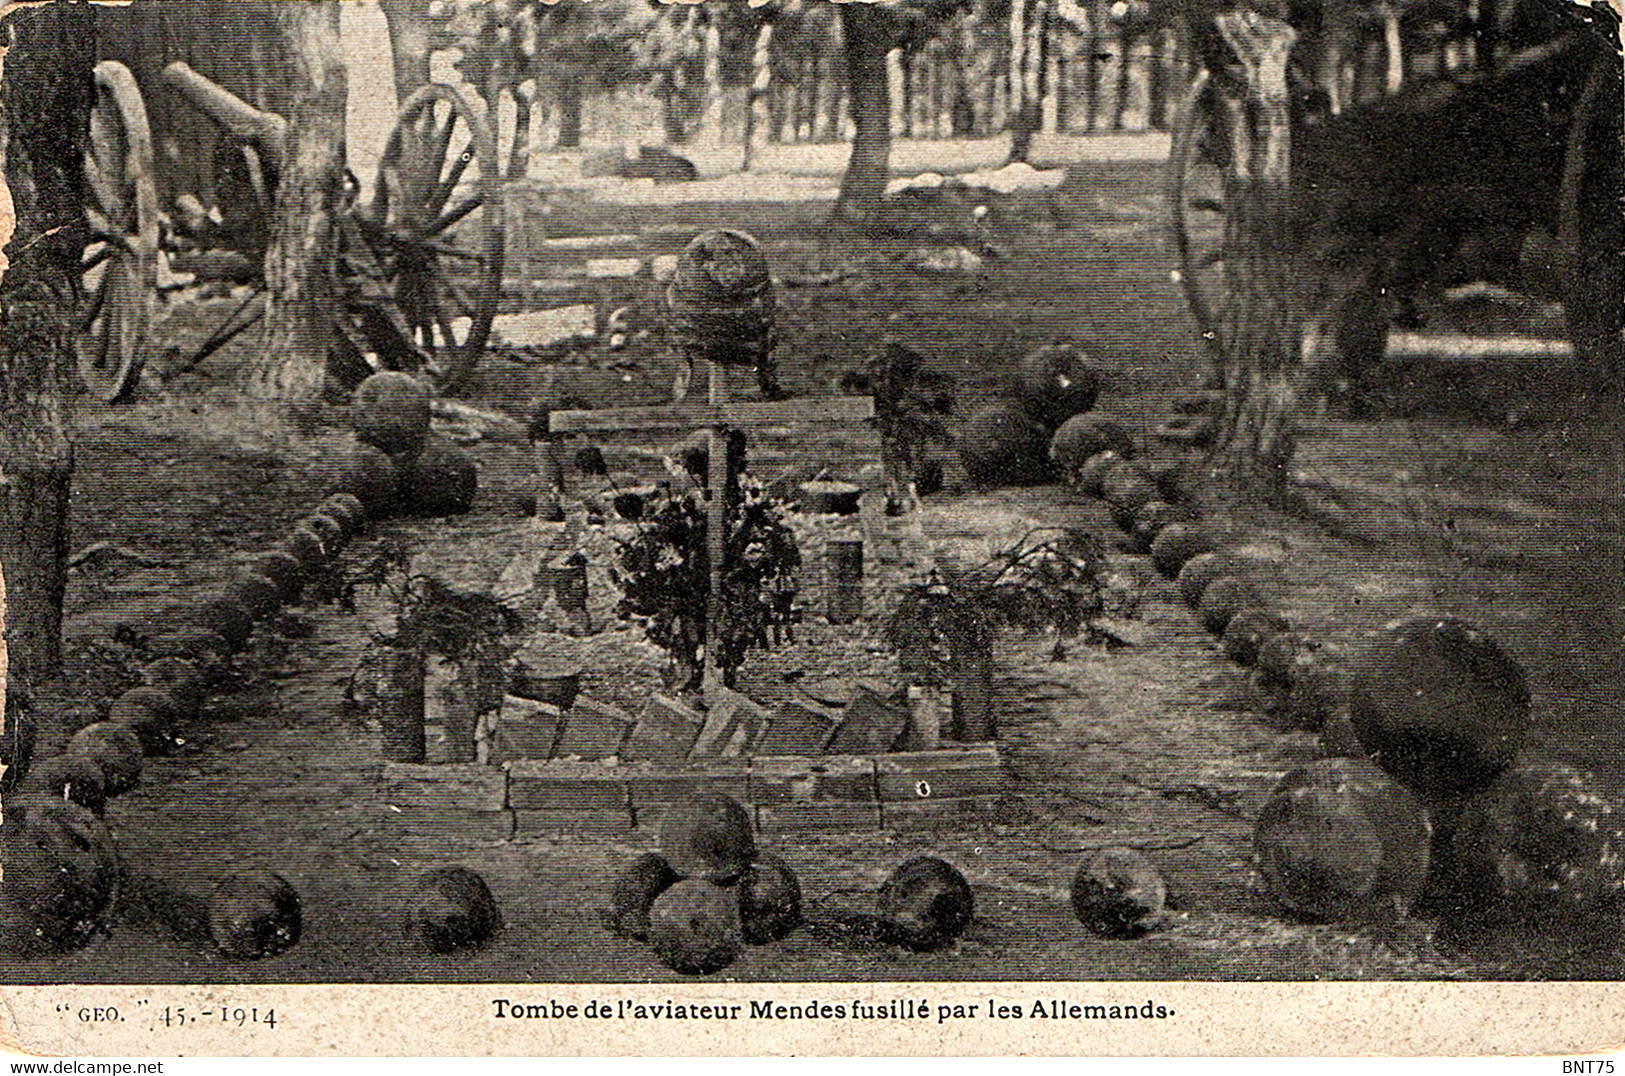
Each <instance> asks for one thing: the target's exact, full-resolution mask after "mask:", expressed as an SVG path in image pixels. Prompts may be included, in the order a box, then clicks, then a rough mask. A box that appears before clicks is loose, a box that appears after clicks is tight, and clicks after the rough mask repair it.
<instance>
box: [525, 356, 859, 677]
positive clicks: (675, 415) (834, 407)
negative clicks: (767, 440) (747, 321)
mask: <svg viewBox="0 0 1625 1076" xmlns="http://www.w3.org/2000/svg"><path fill="white" fill-rule="evenodd" d="M708 365H709V366H710V392H709V393H708V396H707V400H706V402H705V403H703V404H697V403H687V402H683V403H675V404H667V405H663V406H656V407H610V408H603V409H599V410H593V411H554V412H551V413H550V414H549V415H548V430H549V432H550V433H590V432H595V431H612V432H624V431H627V430H656V429H660V430H683V429H696V428H704V429H706V430H708V431H709V448H708V454H709V467H710V474H709V476H708V479H709V480H708V482H707V485H708V486H709V487H710V488H709V490H708V491H707V496H708V498H709V500H708V501H707V505H706V523H705V536H706V546H707V548H708V551H709V554H710V563H711V575H710V580H709V592H708V594H707V596H706V607H705V641H706V645H705V666H704V673H703V677H702V680H701V684H702V688H703V690H704V692H705V694H706V695H707V696H710V695H712V694H713V693H714V692H715V691H716V689H717V688H719V687H721V686H722V670H721V668H719V667H718V665H717V663H716V661H715V660H714V658H713V655H714V653H715V643H716V639H717V634H716V632H717V622H718V620H719V619H720V614H721V612H722V567H723V565H722V559H723V551H724V544H723V539H724V536H725V535H726V533H727V525H728V506H727V495H726V491H727V490H728V488H729V487H730V486H731V485H732V484H733V483H732V480H733V478H734V476H733V475H731V474H730V473H729V468H728V431H729V430H734V429H745V428H749V427H752V426H777V425H783V424H785V423H790V422H861V421H863V420H865V419H870V418H873V417H874V414H875V402H874V400H873V399H872V398H871V397H868V396H825V397H806V398H798V399H791V400H777V401H765V400H730V399H729V398H728V367H726V366H724V365H722V364H721V363H716V362H712V363H709V364H708Z"/></svg>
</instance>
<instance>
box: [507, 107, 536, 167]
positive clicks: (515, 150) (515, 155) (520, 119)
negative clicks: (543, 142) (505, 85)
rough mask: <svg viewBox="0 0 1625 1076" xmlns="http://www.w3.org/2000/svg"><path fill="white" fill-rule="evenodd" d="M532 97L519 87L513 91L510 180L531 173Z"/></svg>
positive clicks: (509, 159)
mask: <svg viewBox="0 0 1625 1076" xmlns="http://www.w3.org/2000/svg"><path fill="white" fill-rule="evenodd" d="M532 97H533V94H531V93H526V92H525V91H524V90H523V89H521V88H520V87H518V86H515V87H514V89H513V146H512V147H511V148H510V150H509V153H508V173H507V174H508V178H509V179H524V178H525V173H526V172H528V171H530V124H531V99H532Z"/></svg>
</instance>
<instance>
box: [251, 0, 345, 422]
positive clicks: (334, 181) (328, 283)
mask: <svg viewBox="0 0 1625 1076" xmlns="http://www.w3.org/2000/svg"><path fill="white" fill-rule="evenodd" d="M277 16H278V18H279V19H280V20H281V22H282V27H283V31H284V32H285V33H286V34H287V35H288V42H289V44H290V46H291V48H290V50H289V55H290V57H291V60H292V63H291V64H290V68H289V71H288V78H289V81H290V82H291V84H292V90H293V114H292V115H291V116H290V117H289V118H288V138H287V147H286V150H285V152H284V155H283V168H282V177H281V180H280V182H279V184H278V186H277V195H276V205H275V216H274V218H273V220H272V221H271V244H270V247H269V248H268V249H267V250H266V252H265V283H266V287H267V291H268V293H269V302H268V304H267V306H266V311H265V336H264V350H263V351H262V353H261V355H260V357H259V360H258V361H257V362H256V363H254V364H253V365H252V366H251V367H250V368H249V370H248V373H247V376H246V378H245V388H246V389H247V391H248V393H249V394H250V395H252V396H259V397H261V398H263V399H270V400H278V401H281V402H283V403H286V404H288V405H289V406H290V408H291V409H292V410H294V411H295V412H299V411H307V410H309V409H311V408H313V407H314V406H316V405H317V403H318V402H319V400H320V398H321V393H322V388H323V384H324V382H325V379H326V373H327V357H328V352H329V351H330V349H331V348H332V346H333V344H334V342H335V326H334V320H333V319H334V314H335V312H336V309H337V304H338V295H337V291H336V288H335V284H334V280H333V275H334V260H335V256H336V246H335V241H336V238H337V230H336V228H335V222H336V218H337V215H338V214H339V212H341V211H342V208H343V202H344V109H345V102H346V98H347V95H348V79H347V75H346V72H345V68H344V49H343V46H342V44H341V42H340V40H339V5H338V3H337V0H309V2H305V3H298V4H288V5H286V6H284V7H283V8H281V9H280V10H279V11H278V12H277Z"/></svg>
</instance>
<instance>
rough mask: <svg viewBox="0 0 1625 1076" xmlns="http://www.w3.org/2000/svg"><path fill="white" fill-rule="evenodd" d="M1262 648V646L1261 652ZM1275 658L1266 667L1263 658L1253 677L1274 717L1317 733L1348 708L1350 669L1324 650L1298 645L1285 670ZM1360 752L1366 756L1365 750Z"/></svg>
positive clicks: (1252, 680) (1294, 726) (1255, 685)
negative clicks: (1280, 667) (1276, 663)
mask: <svg viewBox="0 0 1625 1076" xmlns="http://www.w3.org/2000/svg"><path fill="white" fill-rule="evenodd" d="M1273 638H1274V637H1273V636H1272V637H1271V638H1270V639H1267V640H1265V643H1266V644H1267V643H1269V642H1272V641H1273ZM1263 650H1264V647H1263V646H1260V648H1259V652H1260V654H1262V653H1263ZM1275 661H1276V659H1275V657H1273V656H1272V657H1271V658H1270V668H1269V669H1268V670H1266V669H1265V668H1264V663H1263V661H1262V660H1261V661H1260V662H1259V667H1258V668H1255V669H1254V670H1253V674H1252V678H1251V682H1252V685H1253V687H1254V689H1255V690H1256V691H1257V692H1258V694H1259V696H1260V698H1261V699H1262V701H1263V707H1264V710H1265V712H1266V713H1268V714H1269V715H1270V716H1271V717H1273V718H1275V719H1276V720H1278V721H1280V722H1282V723H1284V724H1286V725H1288V726H1289V727H1291V728H1296V729H1302V730H1304V731H1306V732H1318V731H1320V730H1321V729H1322V728H1323V727H1324V726H1325V724H1326V722H1327V721H1329V720H1331V719H1332V717H1333V716H1334V715H1335V714H1336V713H1338V712H1339V711H1343V710H1346V709H1347V704H1348V670H1347V668H1345V667H1344V666H1343V665H1342V663H1341V662H1339V661H1337V660H1336V659H1335V658H1333V657H1331V656H1330V655H1328V654H1327V653H1326V652H1325V651H1323V650H1320V649H1318V648H1315V647H1312V646H1303V647H1300V648H1298V649H1297V650H1296V651H1294V653H1293V654H1292V657H1291V658H1290V661H1289V663H1288V664H1287V666H1286V667H1285V671H1284V672H1282V671H1278V670H1277V669H1276V667H1275ZM1358 754H1359V756H1360V757H1364V756H1365V754H1366V753H1365V752H1364V751H1361V752H1359V753H1358Z"/></svg>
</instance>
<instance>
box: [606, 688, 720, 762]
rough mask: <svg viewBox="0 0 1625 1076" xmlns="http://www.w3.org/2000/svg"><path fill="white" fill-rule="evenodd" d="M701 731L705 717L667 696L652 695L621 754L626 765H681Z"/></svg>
mask: <svg viewBox="0 0 1625 1076" xmlns="http://www.w3.org/2000/svg"><path fill="white" fill-rule="evenodd" d="M704 727H705V717H704V716H703V715H702V714H700V713H699V712H698V711H696V710H694V709H693V708H691V707H689V706H687V705H685V704H683V703H681V702H679V701H678V700H676V699H674V698H671V697H670V696H667V695H653V696H651V697H650V699H649V703H648V705H647V706H645V707H644V708H643V713H642V714H640V715H639V716H638V723H637V725H636V726H635V727H634V728H633V729H632V735H631V736H630V737H629V738H628V740H627V742H626V747H625V749H624V751H623V754H624V756H625V758H626V759H628V760H629V761H638V762H680V761H682V760H683V759H686V758H687V757H688V755H689V752H690V751H692V750H693V749H694V744H695V742H696V741H698V740H699V737H700V731H701V730H702V729H703V728H704Z"/></svg>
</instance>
